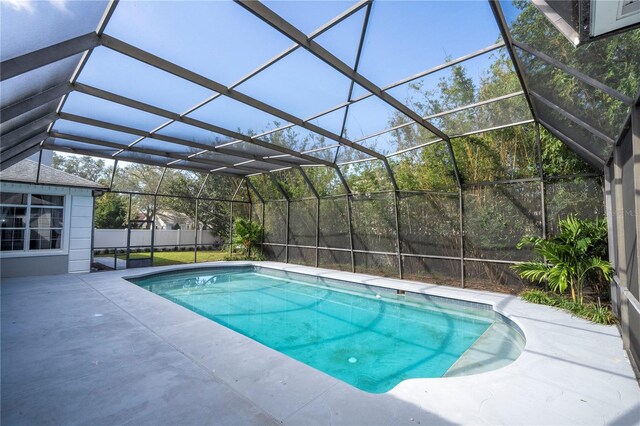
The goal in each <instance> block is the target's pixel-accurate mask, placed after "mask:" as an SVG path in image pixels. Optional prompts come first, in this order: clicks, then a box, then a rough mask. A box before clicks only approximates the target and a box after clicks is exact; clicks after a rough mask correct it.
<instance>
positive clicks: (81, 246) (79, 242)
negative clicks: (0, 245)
mask: <svg viewBox="0 0 640 426" xmlns="http://www.w3.org/2000/svg"><path fill="white" fill-rule="evenodd" d="M2 191H4V192H18V193H32V194H48V195H64V196H65V203H64V210H65V211H64V231H63V241H62V247H61V248H60V249H59V250H43V251H15V252H2V253H1V254H0V258H1V259H2V271H1V272H2V276H26V275H38V274H42V273H45V274H46V273H56V274H60V273H65V272H89V270H90V269H91V229H92V225H93V224H92V216H93V197H92V196H91V190H90V189H86V188H67V187H60V186H50V185H35V184H23V183H14V182H2ZM67 259H68V260H67ZM61 262H64V265H61V264H60V263H61ZM25 264H36V265H38V268H36V269H35V270H30V269H29V268H25V267H24V265H25ZM40 269H42V270H40Z"/></svg>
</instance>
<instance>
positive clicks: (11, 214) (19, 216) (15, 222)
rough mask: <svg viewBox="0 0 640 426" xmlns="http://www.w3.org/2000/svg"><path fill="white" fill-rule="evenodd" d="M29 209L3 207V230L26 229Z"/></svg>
mask: <svg viewBox="0 0 640 426" xmlns="http://www.w3.org/2000/svg"><path fill="white" fill-rule="evenodd" d="M26 214H27V209H26V208H23V207H2V213H1V216H0V217H1V219H0V220H1V221H2V225H0V226H2V228H24V227H25V216H26Z"/></svg>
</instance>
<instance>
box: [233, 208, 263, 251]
mask: <svg viewBox="0 0 640 426" xmlns="http://www.w3.org/2000/svg"><path fill="white" fill-rule="evenodd" d="M262 230H263V228H262V225H260V224H259V223H256V222H252V221H250V220H249V219H245V218H243V217H239V218H237V219H236V221H235V222H234V223H233V244H234V245H239V246H242V250H243V253H244V254H245V255H246V256H251V251H252V249H254V248H255V247H256V245H257V244H258V242H260V236H261V235H262Z"/></svg>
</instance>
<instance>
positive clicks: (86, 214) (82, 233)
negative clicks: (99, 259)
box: [69, 195, 93, 273]
mask: <svg viewBox="0 0 640 426" xmlns="http://www.w3.org/2000/svg"><path fill="white" fill-rule="evenodd" d="M92 216H93V199H92V197H90V196H89V197H86V196H80V195H73V196H71V221H70V226H71V232H70V236H69V272H70V273H74V272H89V270H90V269H91V228H92V227H91V225H92V220H93V218H92Z"/></svg>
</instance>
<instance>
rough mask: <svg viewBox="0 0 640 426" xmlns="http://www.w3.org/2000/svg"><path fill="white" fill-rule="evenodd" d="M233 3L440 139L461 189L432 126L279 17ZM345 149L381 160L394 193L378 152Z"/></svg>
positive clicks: (259, 7)
mask: <svg viewBox="0 0 640 426" xmlns="http://www.w3.org/2000/svg"><path fill="white" fill-rule="evenodd" d="M235 1H236V3H238V4H240V5H241V6H243V7H244V8H245V9H247V10H248V11H249V12H251V13H253V14H254V15H256V16H257V17H258V18H260V19H262V20H263V21H264V22H266V23H267V24H269V25H270V26H271V27H273V28H274V29H276V30H278V31H279V32H281V33H282V34H284V35H285V36H287V37H289V38H290V39H291V40H293V41H294V42H296V43H298V44H299V45H300V46H302V47H303V48H304V49H306V50H307V51H309V52H310V53H311V54H313V55H314V56H316V57H317V58H319V59H320V60H322V61H323V62H325V63H326V64H327V65H329V66H330V67H332V68H333V69H335V70H336V71H338V72H339V73H341V74H342V75H344V76H346V77H347V78H349V79H351V80H352V81H355V82H356V83H358V84H359V85H360V86H362V87H364V88H365V89H366V90H368V91H369V92H371V93H373V94H374V95H376V96H377V97H378V98H379V99H381V100H383V101H384V102H386V103H387V104H389V105H390V106H391V107H393V108H394V109H396V110H397V111H399V112H401V113H403V114H404V115H406V116H407V117H409V118H410V119H412V120H413V121H415V122H416V123H418V124H419V125H421V126H422V127H424V128H426V129H427V130H429V131H430V132H432V133H434V134H435V135H436V136H438V137H440V138H442V139H444V140H445V141H446V142H447V145H448V147H449V154H450V155H451V161H452V165H453V168H454V172H455V175H456V180H457V182H458V186H460V185H462V181H461V179H460V173H459V171H458V165H457V162H456V159H455V156H454V154H453V149H452V148H451V143H450V141H449V137H448V136H447V135H446V134H445V133H444V132H442V131H441V130H440V129H438V128H436V127H435V126H434V125H432V124H431V123H429V122H428V121H426V120H424V119H423V118H422V117H420V115H419V114H417V113H416V112H415V111H413V110H412V109H411V108H408V107H407V106H406V105H404V104H403V103H402V102H400V101H398V100H397V99H395V98H394V97H393V96H391V95H390V94H389V93H387V92H384V91H383V90H382V89H381V88H380V87H378V86H377V85H375V84H374V83H373V82H371V81H370V80H368V79H366V78H365V77H363V76H362V75H360V74H359V73H358V72H356V71H354V70H353V69H352V68H351V67H349V66H348V65H347V64H345V63H344V62H342V61H341V60H340V59H338V58H337V57H336V56H334V55H333V54H331V53H330V52H329V51H328V50H326V49H325V48H323V47H322V46H320V45H319V44H318V43H316V42H315V41H313V40H311V39H310V38H309V37H307V36H306V35H305V34H304V33H303V32H301V31H300V30H299V29H297V28H296V27H295V26H293V25H291V24H290V23H289V22H287V21H286V20H285V19H283V18H282V17H281V16H279V15H278V14H276V13H275V12H273V11H272V10H271V9H269V8H268V7H266V6H265V5H264V4H262V3H260V2H256V1H247V0H235ZM338 142H340V141H338ZM346 145H347V146H350V147H352V148H355V149H358V150H359V151H361V152H364V153H366V154H369V155H371V156H372V157H376V158H378V159H380V160H382V162H383V163H384V166H385V168H386V169H387V172H388V173H389V178H390V179H391V182H392V184H393V187H394V188H395V189H396V190H397V189H398V185H397V183H396V180H395V177H394V176H393V171H392V170H391V166H390V165H389V162H388V161H387V158H386V157H385V156H384V155H382V154H379V153H378V152H376V151H373V150H371V149H368V148H366V150H363V149H359V148H356V147H360V148H364V147H362V146H361V145H358V144H354V143H353V142H351V144H346ZM373 153H375V155H373Z"/></svg>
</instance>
